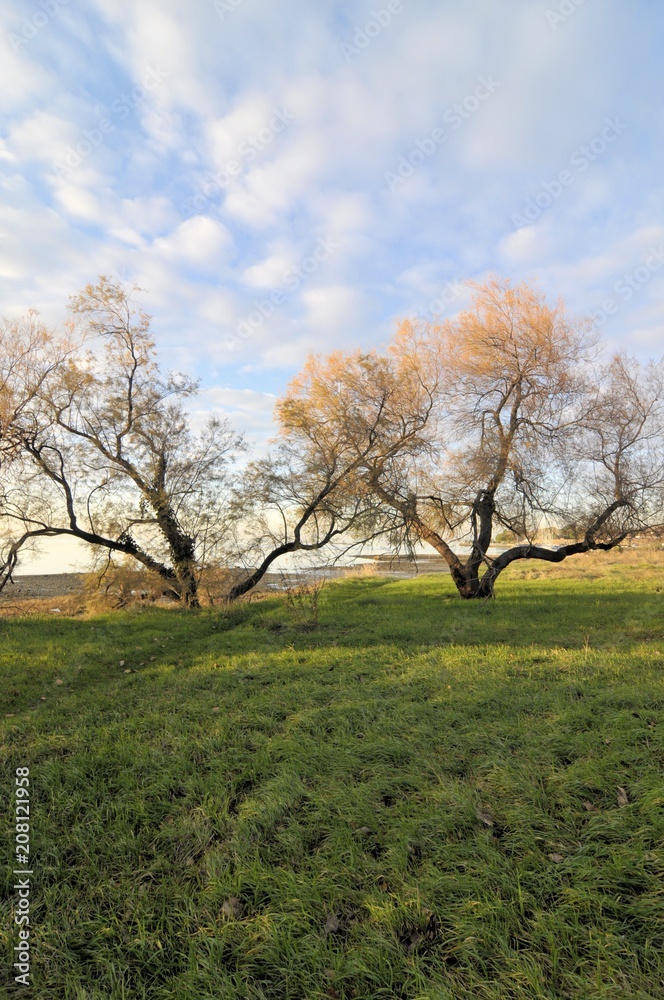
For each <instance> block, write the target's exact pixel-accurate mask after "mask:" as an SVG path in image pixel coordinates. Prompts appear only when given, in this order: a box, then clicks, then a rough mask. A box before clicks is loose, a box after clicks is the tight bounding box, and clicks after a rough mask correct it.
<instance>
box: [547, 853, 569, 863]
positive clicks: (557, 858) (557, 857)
mask: <svg viewBox="0 0 664 1000" xmlns="http://www.w3.org/2000/svg"><path fill="white" fill-rule="evenodd" d="M549 858H550V860H551V861H555V863H556V864H559V863H560V862H561V861H564V860H565V859H564V857H563V856H562V854H550V855H549Z"/></svg>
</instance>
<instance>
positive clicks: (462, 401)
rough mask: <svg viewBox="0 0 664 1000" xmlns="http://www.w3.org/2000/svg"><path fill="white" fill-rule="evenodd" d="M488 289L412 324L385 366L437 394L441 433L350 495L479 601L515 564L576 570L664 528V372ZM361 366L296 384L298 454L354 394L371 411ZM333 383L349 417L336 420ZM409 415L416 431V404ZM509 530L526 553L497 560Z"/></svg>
mask: <svg viewBox="0 0 664 1000" xmlns="http://www.w3.org/2000/svg"><path fill="white" fill-rule="evenodd" d="M474 291H475V297H474V302H473V305H472V308H471V309H469V310H468V311H465V312H462V313H461V314H460V315H459V316H458V317H457V318H456V319H454V320H451V321H448V322H445V323H442V324H422V323H419V324H417V323H409V322H406V323H404V324H402V326H401V328H400V329H399V331H398V333H397V336H396V337H395V340H394V342H393V343H392V344H391V345H389V347H388V349H387V350H386V352H385V353H384V355H383V360H384V364H385V365H387V367H388V368H389V369H390V370H391V371H392V372H393V373H394V377H401V378H403V379H405V382H404V384H405V385H407V386H410V387H413V386H419V387H420V389H419V391H420V392H427V393H428V395H429V397H430V399H431V406H430V407H429V408H428V410H427V412H426V424H425V425H422V426H420V427H419V428H418V434H417V436H416V437H413V438H412V439H409V440H408V441H406V442H404V446H403V447H401V448H399V449H398V450H396V451H394V452H389V453H385V454H378V453H373V454H367V455H366V456H365V457H364V458H363V459H362V461H361V462H360V463H359V465H358V469H357V474H356V476H355V478H354V480H353V482H352V483H351V484H349V486H350V489H349V491H348V493H347V496H346V501H347V502H349V503H350V502H355V501H356V500H357V498H358V497H360V498H362V500H363V502H364V503H365V505H366V507H365V509H366V510H367V511H368V512H370V516H371V518H372V519H373V523H374V524H375V525H376V526H378V525H380V524H382V525H384V526H385V527H386V529H387V530H389V533H390V537H391V539H392V541H393V542H396V543H397V544H406V545H407V546H408V547H409V548H410V550H411V551H412V550H413V549H414V547H415V546H416V545H417V544H418V543H422V542H424V543H428V544H429V545H431V546H432V547H433V548H434V549H435V550H436V551H437V552H438V553H439V554H440V555H441V556H442V557H443V559H444V560H445V561H446V562H447V564H448V566H449V568H450V573H451V575H452V579H453V580H454V582H455V584H456V586H457V588H458V591H459V594H460V595H461V596H462V597H464V598H477V597H488V596H490V595H492V594H493V590H494V585H495V582H496V579H497V578H498V576H499V574H500V573H501V572H502V571H503V570H504V569H505V568H506V567H507V566H509V565H510V564H511V563H513V562H514V561H515V560H518V559H542V560H547V561H550V562H560V561H562V560H564V559H566V558H567V557H569V556H571V555H574V554H577V553H581V552H588V551H590V550H593V549H611V548H613V547H615V546H616V545H619V544H620V543H621V542H622V541H624V540H625V539H626V538H628V537H630V536H633V535H635V534H637V533H639V532H642V531H644V530H647V529H650V528H653V527H658V526H661V525H662V524H663V523H664V365H663V363H661V362H660V363H655V362H651V363H649V364H646V365H641V364H639V363H638V362H636V361H635V360H633V359H628V358H627V357H625V356H623V355H617V356H614V357H611V358H607V357H606V356H605V353H604V352H603V351H602V349H601V345H600V344H599V342H598V339H597V337H596V336H594V334H593V332H592V330H591V329H590V327H589V325H588V324H586V323H584V322H573V321H572V320H570V319H569V318H568V317H567V315H566V313H565V310H564V308H563V306H562V304H560V303H558V304H557V305H556V306H553V307H552V306H549V305H548V304H547V303H546V301H545V300H544V298H543V297H542V295H540V294H539V293H538V292H537V291H536V290H535V289H534V288H532V287H531V286H529V285H528V284H521V285H517V286H512V285H511V284H510V283H509V282H507V281H500V280H498V279H492V280H490V281H488V282H487V283H486V284H484V285H475V286H474ZM311 364H312V363H311V362H310V365H311ZM354 365H355V359H354V357H353V356H352V355H347V356H345V357H341V356H340V355H339V354H335V355H333V356H332V357H331V358H330V359H328V360H327V361H325V360H322V359H319V360H318V361H317V369H316V371H317V386H314V385H313V384H312V382H311V380H308V381H307V380H304V381H303V380H302V379H300V380H295V381H294V382H293V384H292V386H291V388H290V390H289V394H288V397H287V401H288V405H290V406H297V407H298V411H299V413H300V420H299V423H294V422H293V421H292V420H290V419H289V416H288V407H284V406H282V408H281V411H280V413H279V416H280V419H281V424H282V430H283V433H284V435H285V436H286V437H287V439H288V440H289V441H290V442H291V446H292V447H297V446H298V443H299V442H305V441H306V440H307V435H308V432H309V428H310V427H315V426H318V425H319V424H320V423H321V422H322V421H324V422H325V426H326V428H327V433H328V434H332V433H334V432H336V433H339V431H340V430H341V428H342V427H343V425H344V422H345V419H346V418H345V400H346V398H348V397H349V396H353V398H354V399H355V405H356V407H358V406H359V407H361V405H362V401H361V400H358V398H357V393H356V390H355V385H354V383H355V380H354V376H353V374H352V373H353V370H354ZM346 373H348V374H346ZM397 373H399V375H398V374H397ZM328 383H329V384H330V385H331V386H333V387H334V393H335V396H336V399H337V405H336V408H332V409H330V408H328V411H327V412H326V413H324V412H323V411H322V409H321V406H320V399H319V396H320V388H319V387H320V386H324V385H326V384H328ZM400 405H401V406H402V411H401V419H402V420H403V421H404V423H407V422H408V421H409V420H411V419H412V417H413V415H414V411H413V408H412V407H411V399H410V398H409V393H408V392H404V393H403V396H402V398H401V400H400ZM415 412H417V408H415ZM369 498H371V500H372V502H369ZM563 525H564V526H568V528H570V530H571V531H573V534H574V537H573V539H571V540H568V541H567V542H566V543H565V544H561V545H557V546H552V545H546V544H542V543H541V542H540V541H539V540H538V539H539V538H540V536H541V534H542V532H543V530H546V531H549V532H551V531H553V530H555V529H556V528H562V526H563ZM570 526H571V527H570ZM497 528H499V529H501V530H502V531H507V532H509V533H510V534H511V535H512V537H513V538H514V540H515V544H514V545H512V546H511V547H510V548H508V549H507V550H506V551H504V552H502V553H501V554H499V555H491V554H490V553H489V548H490V545H491V543H492V540H493V537H494V533H495V531H496V529H497ZM464 550H465V551H464ZM462 553H463V554H462Z"/></svg>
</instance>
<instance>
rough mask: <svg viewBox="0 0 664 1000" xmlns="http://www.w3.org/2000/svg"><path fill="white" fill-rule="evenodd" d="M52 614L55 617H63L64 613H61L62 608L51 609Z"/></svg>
mask: <svg viewBox="0 0 664 1000" xmlns="http://www.w3.org/2000/svg"><path fill="white" fill-rule="evenodd" d="M51 613H52V614H54V615H61V614H62V611H60V608H51Z"/></svg>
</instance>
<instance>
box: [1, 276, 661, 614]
mask: <svg viewBox="0 0 664 1000" xmlns="http://www.w3.org/2000/svg"><path fill="white" fill-rule="evenodd" d="M473 290H474V298H473V302H472V304H471V306H470V308H469V309H467V310H465V311H463V312H461V313H460V314H459V315H458V316H456V317H455V318H453V319H451V320H448V321H446V322H443V323H425V322H420V321H408V320H407V321H404V322H403V323H402V324H401V325H400V326H399V328H398V330H397V332H396V335H395V336H394V338H393V340H392V341H391V342H390V343H389V344H387V345H385V346H384V347H383V348H374V349H372V350H361V349H358V350H354V351H338V350H337V351H334V352H332V353H331V354H329V355H327V356H312V357H310V358H309V359H308V360H307V362H306V364H305V365H304V367H303V369H302V371H301V372H300V373H299V374H298V375H296V376H295V378H293V380H292V381H291V383H290V384H289V386H288V388H287V391H286V392H285V394H284V396H283V397H282V398H281V399H280V400H279V401H278V402H277V405H276V408H275V417H276V421H277V424H278V429H279V430H278V435H277V437H276V439H275V440H274V441H273V442H272V445H271V450H270V451H269V453H268V454H266V455H265V456H264V457H262V458H260V457H259V458H255V459H253V460H251V461H245V462H244V463H243V464H242V465H239V464H238V459H239V457H240V453H241V452H242V451H243V450H244V447H245V446H244V442H243V441H242V438H241V437H240V436H239V435H238V434H237V433H235V432H234V431H233V429H232V427H231V426H230V424H229V423H228V421H226V420H219V419H218V418H216V417H213V418H211V419H209V421H208V422H207V424H206V425H205V426H204V427H203V429H202V430H200V431H199V432H197V433H195V432H194V431H193V430H192V427H191V421H190V417H189V414H188V412H187V401H188V400H190V399H191V398H192V396H194V395H195V393H196V392H197V391H198V382H196V381H195V380H192V379H190V378H188V377H186V376H183V375H178V374H174V373H166V372H164V371H163V369H162V367H161V366H160V364H159V361H158V357H157V352H156V346H155V342H154V339H153V336H152V334H151V332H150V318H149V317H148V316H147V315H146V314H145V313H144V312H143V311H142V310H141V309H140V308H139V307H138V305H137V304H136V302H135V299H134V292H135V290H127V289H125V288H124V287H122V286H121V285H119V284H117V283H114V282H113V281H111V280H109V279H107V278H104V277H102V278H100V279H99V281H98V282H97V284H95V285H88V286H87V287H86V288H85V289H84V290H83V291H82V292H81V293H80V294H79V295H76V296H74V297H72V299H71V301H70V310H69V320H68V322H67V324H66V325H65V327H64V330H63V331H61V332H60V333H57V334H56V333H54V332H53V331H50V330H48V329H47V328H46V327H45V326H44V325H43V324H41V323H40V322H39V320H38V317H37V316H36V314H34V313H29V314H28V315H27V317H26V318H25V319H24V320H21V321H13V322H5V323H4V324H3V325H2V326H1V327H0V470H1V474H2V492H1V494H0V529H1V530H2V538H3V545H4V548H3V551H2V553H1V554H0V589H1V588H2V586H3V585H4V583H5V582H6V581H7V580H8V579H10V577H11V574H12V572H13V570H14V569H15V567H16V565H17V562H18V559H19V555H20V553H21V551H22V549H23V548H24V546H26V545H27V544H29V543H30V542H31V541H33V540H35V539H39V538H46V537H54V536H58V535H62V536H69V537H73V538H77V539H79V540H82V541H83V542H86V543H88V544H89V545H91V546H92V547H93V548H94V549H95V550H96V551H97V552H105V553H106V554H107V556H108V558H112V557H113V555H114V554H118V555H121V556H124V557H129V558H130V559H132V560H134V561H135V562H136V563H137V564H140V565H142V566H144V567H147V568H148V569H150V570H153V571H155V572H156V573H158V574H159V576H160V577H161V578H162V581H163V583H164V586H165V587H166V589H168V590H169V591H170V592H171V593H173V594H174V595H175V596H177V597H178V598H179V599H181V600H182V601H183V602H184V603H185V604H189V605H194V606H195V605H196V604H197V603H198V596H197V591H198V581H199V578H200V573H201V570H202V568H203V566H204V565H205V564H206V563H208V562H210V561H214V560H216V561H217V562H219V561H223V562H224V563H225V564H226V565H227V566H233V567H235V571H236V572H235V582H234V583H233V585H232V587H231V588H230V590H229V592H228V594H227V597H228V599H229V600H234V599H236V598H238V597H240V596H242V595H243V594H246V593H248V592H249V591H251V590H252V589H253V588H254V587H255V586H256V585H257V584H258V583H259V582H260V580H261V579H263V577H264V576H265V574H266V572H268V571H269V570H270V568H271V567H272V566H273V564H274V563H275V562H276V561H277V560H278V559H280V558H281V557H283V556H285V555H288V554H292V553H297V552H315V551H319V550H322V549H325V548H326V547H327V546H329V545H331V544H332V543H339V542H341V543H343V546H345V547H347V548H348V547H352V546H362V545H366V544H368V543H370V542H375V541H376V540H377V539H382V541H383V543H384V544H386V545H388V546H390V547H391V548H393V549H394V548H396V549H404V548H405V549H406V550H407V551H408V552H409V553H410V554H413V553H414V552H416V551H417V549H418V547H419V546H420V545H422V544H428V545H430V546H432V547H433V548H434V549H435V550H436V551H437V552H438V553H439V554H440V555H441V556H442V557H443V559H444V560H445V561H446V562H447V564H448V566H449V569H450V573H451V575H452V578H453V580H454V582H455V584H456V586H457V588H458V591H459V593H460V594H461V596H462V597H465V598H475V597H487V596H490V595H491V594H492V593H493V590H494V585H495V582H496V580H497V578H498V577H499V575H500V574H501V573H502V572H503V570H505V569H506V568H507V567H508V566H509V565H510V564H511V563H512V562H514V561H515V560H518V559H541V560H547V561H551V562H559V561H561V560H563V559H566V558H568V557H569V556H571V555H574V554H577V553H580V552H586V551H589V550H591V549H610V548H613V547H615V546H616V545H618V544H620V542H622V541H624V540H625V539H626V538H628V537H630V536H632V535H635V534H637V533H639V532H642V531H644V530H650V529H658V528H662V526H663V525H664V362H662V361H660V362H655V361H652V362H649V363H647V364H641V363H639V362H638V361H636V360H635V359H633V358H630V357H628V356H627V355H625V354H615V355H613V356H610V355H609V354H607V351H606V349H605V348H604V347H603V346H602V344H601V343H600V341H599V339H598V337H597V336H596V335H595V334H594V332H593V330H592V329H591V327H590V325H589V324H588V323H586V322H584V321H576V320H573V319H571V318H570V317H569V316H568V315H567V313H566V311H565V308H564V306H563V304H562V303H557V304H555V305H550V304H548V303H547V302H546V300H545V299H544V297H543V296H542V295H541V294H540V293H539V292H538V291H537V289H536V288H535V287H533V286H532V285H529V284H527V283H522V284H517V285H512V284H511V283H510V282H508V281H501V280H499V279H497V278H494V279H491V280H489V281H487V282H486V283H484V284H481V285H479V284H477V285H474V286H473ZM563 531H564V532H565V533H566V534H567V536H568V537H566V538H565V539H564V541H563V542H562V543H561V544H558V545H549V544H545V543H544V542H543V540H542V536H543V533H544V532H549V533H552V532H553V533H557V534H558V535H561V534H562V533H563ZM497 534H499V535H500V537H501V539H503V538H505V537H506V536H507V537H510V538H513V539H514V544H512V545H510V546H509V547H508V548H507V549H506V550H505V551H502V552H496V550H495V548H492V543H494V540H495V537H496V535H497ZM490 550H491V551H490Z"/></svg>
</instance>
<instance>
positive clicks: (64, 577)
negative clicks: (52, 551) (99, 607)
mask: <svg viewBox="0 0 664 1000" xmlns="http://www.w3.org/2000/svg"><path fill="white" fill-rule="evenodd" d="M84 580H85V575H84V574H83V573H45V574H44V575H43V576H15V577H14V581H13V583H8V584H7V586H6V587H5V589H4V590H3V591H2V592H1V593H0V605H2V604H13V603H14V602H15V601H29V600H34V599H35V598H46V597H67V596H69V595H70V594H72V595H73V594H80V593H81V592H82V589H83V581H84Z"/></svg>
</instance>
